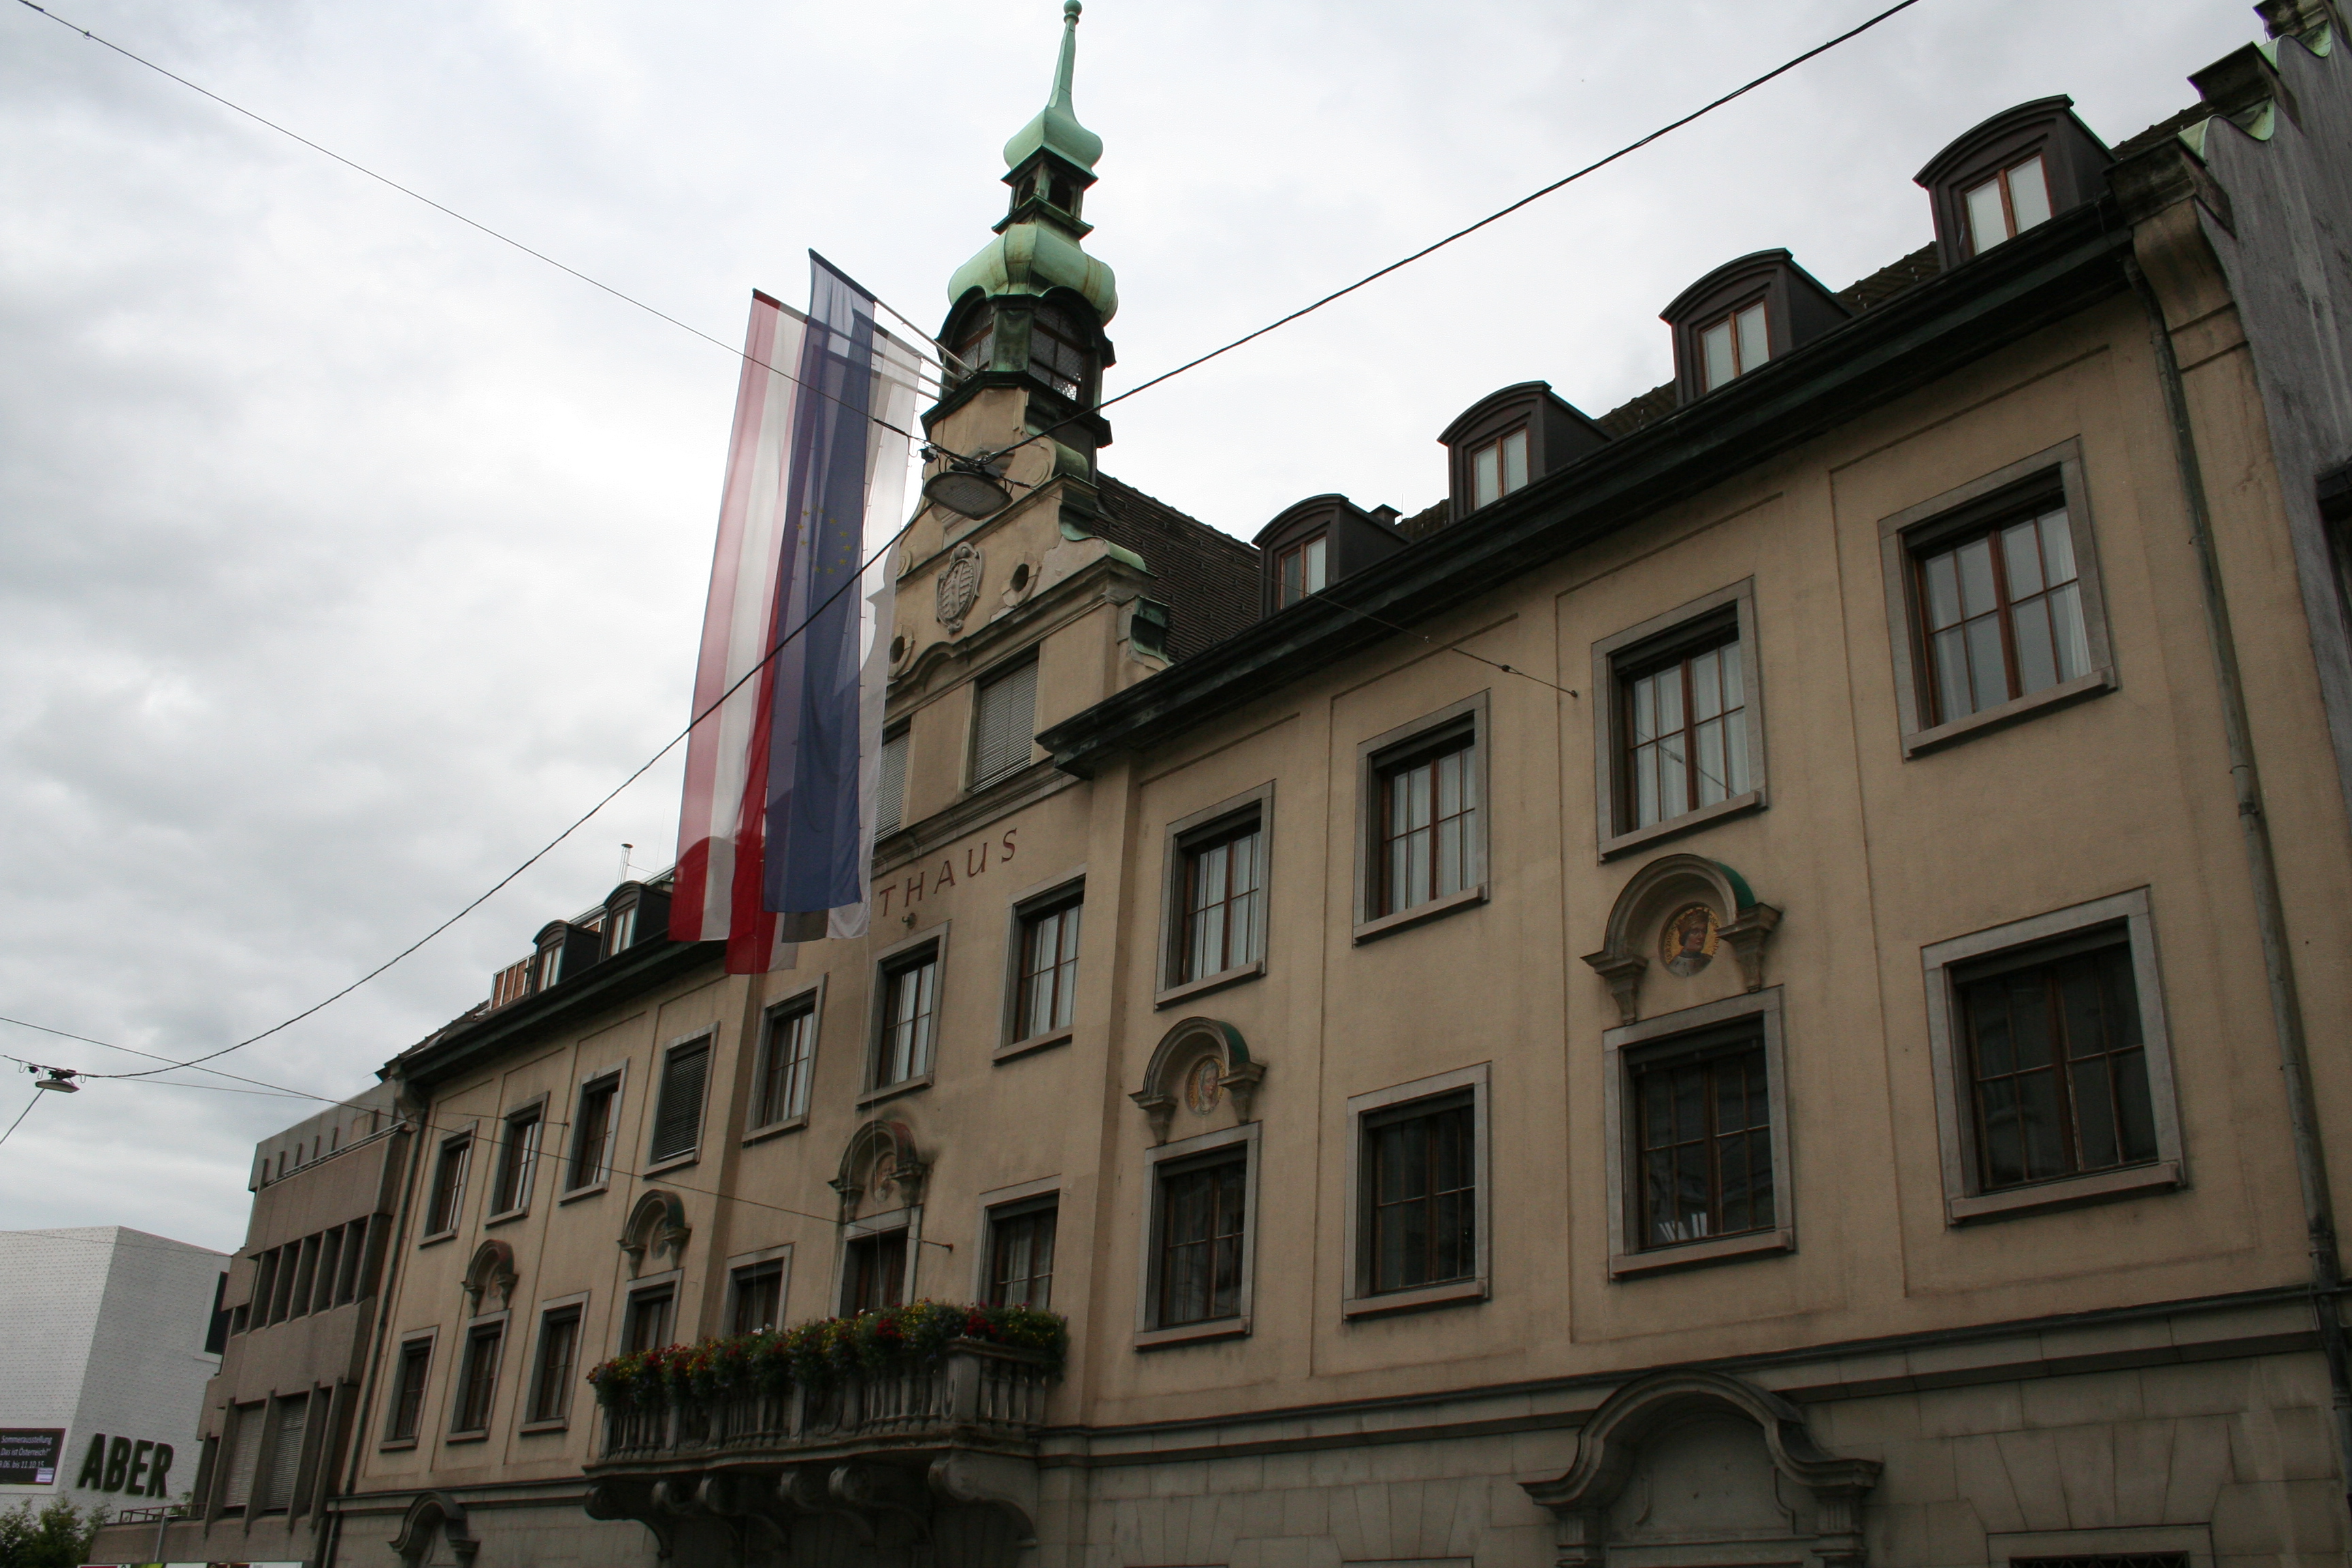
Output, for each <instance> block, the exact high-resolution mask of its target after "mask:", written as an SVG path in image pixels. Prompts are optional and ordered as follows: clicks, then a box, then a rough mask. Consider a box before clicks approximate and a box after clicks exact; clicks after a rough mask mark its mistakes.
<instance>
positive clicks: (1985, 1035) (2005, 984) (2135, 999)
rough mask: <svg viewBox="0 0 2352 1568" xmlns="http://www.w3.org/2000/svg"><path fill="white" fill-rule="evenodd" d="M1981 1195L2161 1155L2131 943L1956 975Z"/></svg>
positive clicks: (2104, 937) (2110, 938)
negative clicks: (2159, 1152)
mask: <svg viewBox="0 0 2352 1568" xmlns="http://www.w3.org/2000/svg"><path fill="white" fill-rule="evenodd" d="M1952 984H1953V996H1954V1001H1955V1003H1956V1004H1957V1005H1958V1025H1959V1033H1960V1037H1961V1039H1962V1041H1963V1042H1964V1043H1965V1045H1966V1047H1967V1058H1968V1073H1969V1110H1970V1113H1971V1115H1972V1116H1973V1118H1974V1121H1975V1129H1974V1131H1975V1133H1976V1147H1977V1163H1978V1164H1977V1178H1978V1186H1979V1191H1982V1192H1994V1191H1998V1190H1999V1189H2001V1188H2004V1187H2015V1186H2022V1185H2024V1184H2028V1183H2033V1182H2046V1181H2052V1180H2055V1179H2057V1178H2061V1177H2065V1176H2074V1175H2081V1174H2084V1173H2089V1172H2095V1171H2112V1170H2115V1169H2116V1168H2117V1167H2119V1166H2126V1165H2141V1164H2147V1163H2152V1162H2154V1161H2155V1160H2156V1158H2157V1157H2158V1142H2157V1130H2156V1111H2155V1104H2154V1100H2153V1097H2152V1096H2151V1095H2150V1093H2149V1091H2148V1070H2147V1042H2146V1039H2145V1037H2144V1036H2143V1034H2142V1031H2141V1022H2140V999H2139V988H2138V985H2137V981H2136V979H2135V977H2134V974H2133V972H2132V955H2131V946H2130V942H2129V939H2128V937H2127V936H2126V932H2125V931H2124V930H2123V929H2122V928H2121V927H2110V928H2107V929H2105V930H2104V931H2092V932H2089V933H2086V934H2084V935H2082V936H2078V937H2075V938H2074V939H2072V940H2071V941H2069V942H2064V943H2062V944H2059V945H2058V946H2057V947H2055V948H2053V949H2048V950H2044V951H2043V952H2040V953H2031V952H2030V953H2028V954H2026V955H2024V956H2023V957H2022V958H2012V959H2011V960H2009V961H2007V962H2004V961H2002V960H1999V959H1995V960H1990V961H1987V963H1986V964H1982V965H1978V966H1974V967H1971V968H1966V969H1961V970H1958V971H1957V972H1956V973H1954V974H1953V976H1952Z"/></svg>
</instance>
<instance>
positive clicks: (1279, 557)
mask: <svg viewBox="0 0 2352 1568" xmlns="http://www.w3.org/2000/svg"><path fill="white" fill-rule="evenodd" d="M1330 552H1331V538H1330V535H1328V534H1325V533H1318V534H1312V535H1310V536H1308V537H1307V538H1305V539H1301V540H1299V541H1297V542H1295V543H1291V544H1286V545H1285V546H1284V547H1283V548H1282V550H1281V551H1280V552H1277V553H1276V556H1275V565H1274V572H1275V595H1274V607H1275V608H1276V609H1277V610H1280V609H1286V608H1288V607H1289V606H1290V605H1295V604H1297V603H1298V601H1299V600H1301V599H1303V598H1305V597H1307V595H1309V594H1319V593H1321V592H1322V591H1323V589H1324V587H1325V586H1326V585H1327V584H1328V583H1329V581H1330V568H1329V560H1330Z"/></svg>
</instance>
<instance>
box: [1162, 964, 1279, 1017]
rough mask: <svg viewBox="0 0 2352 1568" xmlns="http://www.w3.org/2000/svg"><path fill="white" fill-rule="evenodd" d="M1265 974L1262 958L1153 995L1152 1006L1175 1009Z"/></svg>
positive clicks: (1172, 986) (1173, 986)
mask: <svg viewBox="0 0 2352 1568" xmlns="http://www.w3.org/2000/svg"><path fill="white" fill-rule="evenodd" d="M1264 973H1265V959H1263V958H1261V959H1259V960H1258V961H1257V962H1256V963H1244V964H1242V965H1240V966H1239V967H1238V968H1234V969H1227V970H1223V971H1221V972H1219V973H1215V974H1211V975H1206V976H1204V977H1202V979H1199V980H1188V981H1186V982H1185V983H1184V984H1181V985H1171V986H1170V987H1169V988H1168V989H1167V990H1165V991H1160V992H1156V993H1154V994H1153V995H1152V998H1151V1005H1152V1006H1153V1007H1155V1008H1158V1007H1173V1006H1174V1005H1176V1004H1177V1003H1179V1002H1190V1001H1191V1000H1192V998H1193V997H1195V996H1206V995H1207V994H1209V993H1210V992H1212V991H1223V989H1224V988H1225V987H1226V986H1228V985H1238V984H1241V983H1242V982H1243V981H1244V980H1255V979H1256V978H1258V976H1260V975H1262V974H1264Z"/></svg>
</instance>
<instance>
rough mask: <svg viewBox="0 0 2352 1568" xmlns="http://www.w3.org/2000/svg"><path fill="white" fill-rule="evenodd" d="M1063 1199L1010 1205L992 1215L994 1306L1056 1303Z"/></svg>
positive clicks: (990, 1245) (990, 1263) (990, 1242)
mask: <svg viewBox="0 0 2352 1568" xmlns="http://www.w3.org/2000/svg"><path fill="white" fill-rule="evenodd" d="M1060 1213H1061V1210H1060V1200H1059V1199H1057V1198H1047V1199H1045V1201H1043V1202H1042V1203H1027V1204H1014V1205H1007V1206H1006V1207H1003V1208H1000V1209H992V1210H991V1211H990V1212H989V1216H988V1303H989V1305H990V1306H992V1307H1034V1308H1036V1309H1037V1310H1040V1311H1043V1310H1046V1309H1047V1308H1050V1307H1051V1306H1052V1305H1053V1304H1054V1228H1055V1221H1056V1220H1057V1219H1058V1218H1059V1216H1060Z"/></svg>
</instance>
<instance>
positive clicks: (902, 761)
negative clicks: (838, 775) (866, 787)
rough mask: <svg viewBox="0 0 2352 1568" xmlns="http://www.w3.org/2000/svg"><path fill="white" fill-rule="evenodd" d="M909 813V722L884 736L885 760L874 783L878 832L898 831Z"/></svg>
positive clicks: (883, 753)
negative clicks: (907, 724)
mask: <svg viewBox="0 0 2352 1568" xmlns="http://www.w3.org/2000/svg"><path fill="white" fill-rule="evenodd" d="M906 814H907V726H906V725H904V724H901V725H899V726H898V729H897V730H895V731H892V732H891V733H889V734H887V735H885V736H883V737H882V761H881V764H880V767H879V769H878V773H877V777H876V779H875V784H874V836H875V837H877V838H880V837H885V836H887V835H889V834H892V833H896V832H898V827H899V825H900V823H901V822H903V821H904V820H905V818H906Z"/></svg>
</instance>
